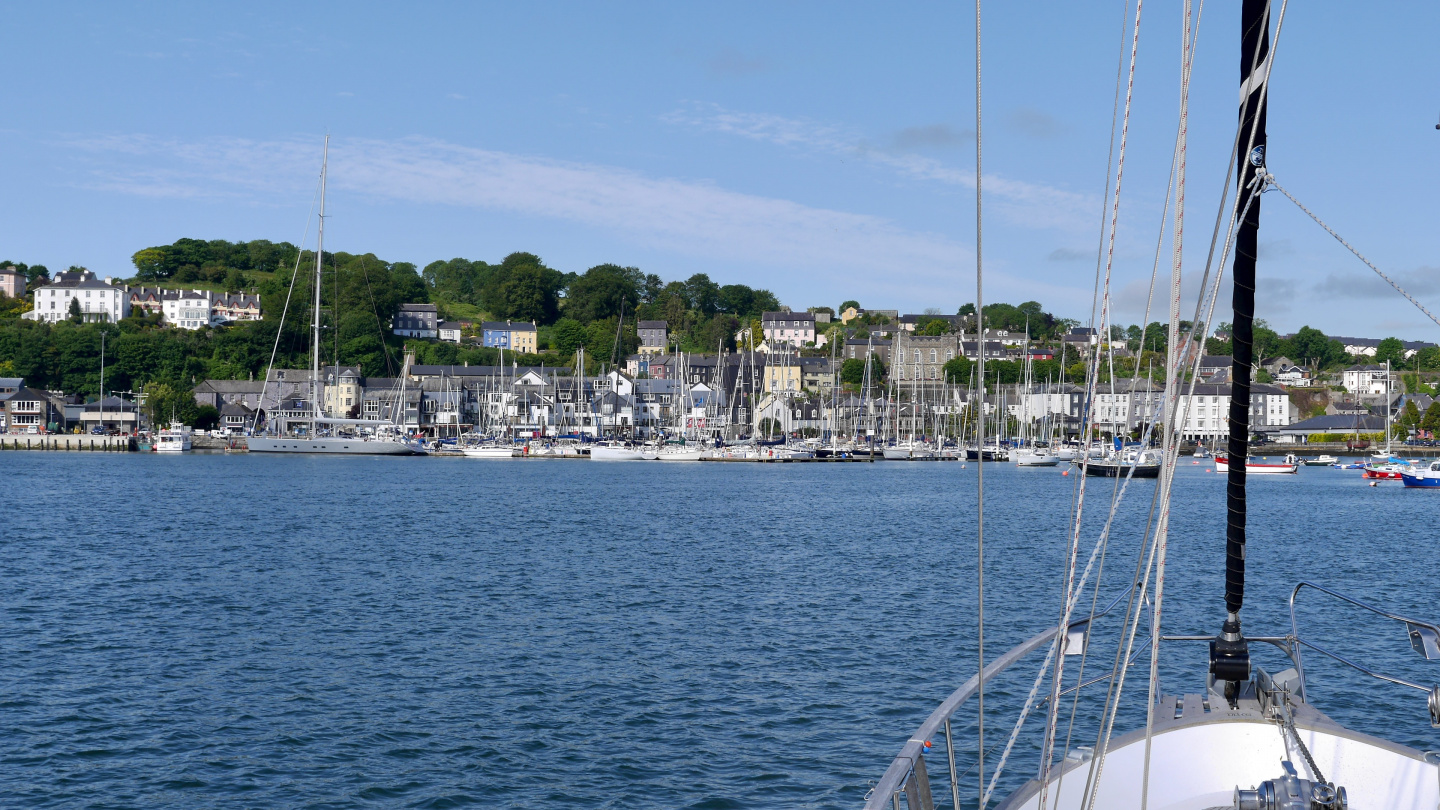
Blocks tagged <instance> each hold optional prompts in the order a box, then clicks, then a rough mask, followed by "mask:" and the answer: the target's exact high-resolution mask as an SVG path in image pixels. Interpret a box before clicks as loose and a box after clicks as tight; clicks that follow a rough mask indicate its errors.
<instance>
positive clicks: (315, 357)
mask: <svg viewBox="0 0 1440 810" xmlns="http://www.w3.org/2000/svg"><path fill="white" fill-rule="evenodd" d="M329 162H330V136H329V135H326V136H325V151H324V154H323V157H322V158H321V159H320V224H319V226H318V228H317V230H316V236H315V318H314V321H313V322H312V323H311V324H310V334H311V338H310V410H311V411H312V412H313V413H314V414H315V416H316V417H319V416H321V415H322V414H321V413H320V290H321V280H320V274H321V271H323V270H324V269H325V172H326V169H327V168H328V167H329ZM310 427H311V431H310V435H311V437H312V438H313V437H314V435H315V431H314V427H315V426H314V425H313V424H312V425H311V426H310Z"/></svg>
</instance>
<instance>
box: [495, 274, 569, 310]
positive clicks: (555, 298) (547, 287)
mask: <svg viewBox="0 0 1440 810" xmlns="http://www.w3.org/2000/svg"><path fill="white" fill-rule="evenodd" d="M559 276H560V274H559V273H558V272H556V271H554V270H551V269H550V268H548V267H540V266H537V265H523V266H520V267H516V268H515V269H514V270H512V271H511V272H510V274H509V278H508V279H506V280H505V282H504V283H503V284H502V285H501V286H500V294H499V296H498V299H497V301H496V304H495V307H494V309H495V314H496V315H497V316H499V317H502V318H507V319H510V320H517V321H533V322H535V323H537V324H549V323H552V322H553V321H554V320H555V317H556V315H557V314H558V313H559V310H560V306H559V290H560V278H559Z"/></svg>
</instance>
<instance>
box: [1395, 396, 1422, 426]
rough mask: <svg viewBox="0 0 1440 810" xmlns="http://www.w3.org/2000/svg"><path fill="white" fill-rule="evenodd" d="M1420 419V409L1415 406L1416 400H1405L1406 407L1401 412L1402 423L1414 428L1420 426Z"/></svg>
mask: <svg viewBox="0 0 1440 810" xmlns="http://www.w3.org/2000/svg"><path fill="white" fill-rule="evenodd" d="M1420 419H1421V417H1420V409H1419V408H1417V407H1415V400H1413V399H1407V400H1405V409H1404V410H1402V411H1401V412H1400V420H1399V422H1400V424H1401V425H1402V426H1403V427H1406V428H1412V429H1413V428H1417V427H1419V426H1420Z"/></svg>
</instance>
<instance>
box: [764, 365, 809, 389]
mask: <svg viewBox="0 0 1440 810" xmlns="http://www.w3.org/2000/svg"><path fill="white" fill-rule="evenodd" d="M800 375H801V371H800V366H799V365H780V364H778V363H776V364H770V363H767V364H766V365H765V391H766V392H767V393H771V392H780V391H799V390H801V383H802V380H801V376H800Z"/></svg>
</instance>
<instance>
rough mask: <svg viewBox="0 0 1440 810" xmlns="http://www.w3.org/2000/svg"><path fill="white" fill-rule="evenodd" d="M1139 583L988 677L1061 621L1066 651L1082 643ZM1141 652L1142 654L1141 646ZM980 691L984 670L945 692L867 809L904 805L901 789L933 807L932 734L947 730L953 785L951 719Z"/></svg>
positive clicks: (909, 801) (1000, 661)
mask: <svg viewBox="0 0 1440 810" xmlns="http://www.w3.org/2000/svg"><path fill="white" fill-rule="evenodd" d="M1135 587H1136V586H1135V585H1134V584H1132V585H1131V586H1130V587H1128V588H1126V589H1125V590H1124V591H1121V592H1120V593H1119V594H1117V595H1116V596H1115V598H1114V599H1112V600H1111V601H1110V603H1109V604H1107V605H1105V606H1104V607H1103V608H1102V609H1100V610H1098V611H1096V612H1095V613H1094V614H1092V615H1086V616H1084V617H1081V618H1078V619H1075V620H1074V621H1071V622H1070V623H1069V624H1067V625H1063V626H1062V625H1058V624H1057V625H1055V626H1054V627H1051V628H1049V629H1047V630H1043V631H1041V632H1039V633H1036V634H1035V635H1033V636H1031V637H1030V638H1028V639H1026V640H1025V641H1023V642H1021V643H1020V644H1018V645H1016V646H1015V647H1012V648H1011V649H1010V650H1008V651H1007V652H1006V653H1005V654H1003V655H1001V656H1000V657H999V658H996V659H995V660H994V661H992V662H990V663H989V664H987V665H986V666H985V672H984V680H985V683H987V684H989V683H990V682H991V681H993V680H994V679H995V678H996V677H997V676H998V675H1000V674H1001V673H1002V672H1004V671H1005V670H1007V669H1009V668H1010V667H1011V666H1013V665H1015V664H1016V663H1017V662H1019V661H1020V660H1021V659H1023V658H1025V657H1026V656H1027V655H1029V654H1030V653H1032V652H1034V651H1035V650H1037V649H1040V648H1042V647H1044V646H1045V645H1046V644H1049V643H1051V642H1053V641H1054V639H1055V636H1056V634H1058V633H1059V632H1060V631H1061V629H1062V627H1063V628H1064V630H1065V632H1066V641H1065V646H1066V648H1067V651H1068V649H1069V648H1070V646H1071V645H1072V644H1076V645H1079V644H1084V643H1086V637H1087V636H1088V635H1089V631H1090V625H1091V624H1092V622H1093V621H1094V620H1096V619H1099V618H1101V617H1103V616H1105V615H1107V614H1109V613H1110V612H1111V611H1112V610H1114V609H1115V607H1116V606H1117V605H1119V604H1120V603H1121V602H1122V601H1123V600H1125V599H1126V598H1127V597H1129V596H1130V594H1131V593H1133V592H1134V590H1135ZM1077 649H1078V647H1077ZM1136 652H1137V654H1138V651H1136ZM1112 674H1113V673H1107V674H1105V675H1101V676H1098V677H1096V678H1094V679H1090V680H1087V682H1086V683H1084V684H1080V686H1086V685H1089V684H1091V683H1096V682H1098V681H1103V680H1105V679H1106V678H1109V677H1111V675H1112ZM1075 688H1078V687H1072V688H1071V689H1067V690H1065V692H1064V694H1069V693H1070V692H1072V691H1075ZM979 691H980V676H979V675H978V674H977V675H972V676H971V677H970V679H969V680H967V681H965V683H964V684H962V685H961V686H960V688H959V689H956V690H955V691H954V692H952V693H951V694H950V696H949V697H947V698H945V700H944V701H943V702H942V703H941V704H940V705H939V706H937V707H936V708H935V710H934V711H932V712H931V713H930V716H929V717H927V718H925V722H923V723H921V724H920V727H919V728H918V729H916V730H915V732H914V733H913V734H911V735H910V738H909V739H908V740H906V742H905V745H904V746H902V747H901V749H900V753H898V754H896V755H895V758H894V759H893V760H891V762H890V766H889V767H888V768H886V769H885V773H884V774H883V775H882V776H881V777H880V780H879V781H878V782H876V783H875V785H874V787H872V788H871V789H870V792H869V793H867V794H866V796H865V810H884V809H885V808H886V807H887V806H888V807H894V808H897V810H898V808H899V807H900V797H901V796H902V795H903V796H904V797H905V802H906V806H907V807H909V808H917V809H918V808H925V810H930V809H931V808H933V807H934V806H935V804H934V801H933V798H932V795H931V789H930V777H929V771H928V770H927V769H926V766H925V754H926V753H927V752H928V750H929V749H930V748H931V747H932V742H931V740H933V739H934V738H935V737H936V736H937V735H939V734H942V733H943V734H944V735H945V748H946V756H947V759H948V767H949V773H950V784H951V787H952V789H953V788H954V786H955V784H956V781H957V776H956V765H955V740H954V737H953V736H952V732H951V728H950V721H951V718H953V717H954V716H955V713H956V712H957V711H958V710H959V709H960V708H961V707H962V706H964V705H965V704H966V703H967V702H968V701H969V700H970V699H971V698H972V697H974V696H975V694H976V693H977V692H979Z"/></svg>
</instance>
